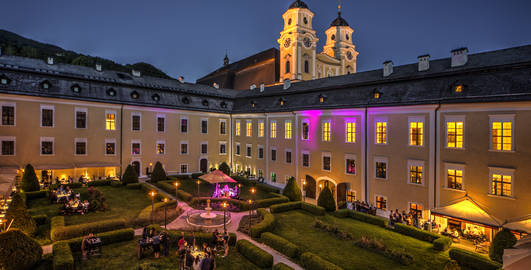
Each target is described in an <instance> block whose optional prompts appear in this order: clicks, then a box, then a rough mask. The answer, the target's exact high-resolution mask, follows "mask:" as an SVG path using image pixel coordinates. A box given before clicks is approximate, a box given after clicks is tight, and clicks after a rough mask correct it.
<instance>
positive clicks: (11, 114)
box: [2, 105, 15, 126]
mask: <svg viewBox="0 0 531 270" xmlns="http://www.w3.org/2000/svg"><path fill="white" fill-rule="evenodd" d="M14 125H15V105H2V126H14Z"/></svg>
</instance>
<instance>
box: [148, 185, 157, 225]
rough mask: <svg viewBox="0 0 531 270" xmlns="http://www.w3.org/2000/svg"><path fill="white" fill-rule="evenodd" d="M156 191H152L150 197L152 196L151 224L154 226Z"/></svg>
mask: <svg viewBox="0 0 531 270" xmlns="http://www.w3.org/2000/svg"><path fill="white" fill-rule="evenodd" d="M155 194H157V193H155V191H154V190H153V191H151V192H150V193H149V195H151V224H153V211H154V209H155Z"/></svg>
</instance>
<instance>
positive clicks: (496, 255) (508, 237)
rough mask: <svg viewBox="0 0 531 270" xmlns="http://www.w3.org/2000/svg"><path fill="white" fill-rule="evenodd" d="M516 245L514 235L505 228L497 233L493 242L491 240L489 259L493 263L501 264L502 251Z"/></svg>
mask: <svg viewBox="0 0 531 270" xmlns="http://www.w3.org/2000/svg"><path fill="white" fill-rule="evenodd" d="M514 244H516V237H515V236H514V234H513V233H512V232H511V231H510V230H509V229H507V228H503V230H501V231H499V232H498V233H497V234H496V236H494V240H492V245H490V249H489V257H490V259H491V260H493V261H497V262H499V263H503V250H504V249H506V248H512V247H513V246H514Z"/></svg>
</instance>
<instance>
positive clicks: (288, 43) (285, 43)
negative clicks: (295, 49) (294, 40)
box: [284, 38, 291, 48]
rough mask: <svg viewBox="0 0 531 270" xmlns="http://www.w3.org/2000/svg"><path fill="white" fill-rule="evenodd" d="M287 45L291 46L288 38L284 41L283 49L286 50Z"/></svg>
mask: <svg viewBox="0 0 531 270" xmlns="http://www.w3.org/2000/svg"><path fill="white" fill-rule="evenodd" d="M289 45H291V39H290V38H286V40H284V47H285V48H288V47H289Z"/></svg>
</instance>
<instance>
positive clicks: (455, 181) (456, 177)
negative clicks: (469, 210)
mask: <svg viewBox="0 0 531 270" xmlns="http://www.w3.org/2000/svg"><path fill="white" fill-rule="evenodd" d="M446 173H447V177H448V185H447V187H448V188H451V189H459V190H462V189H463V170H458V169H448V170H447V172H446Z"/></svg>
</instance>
